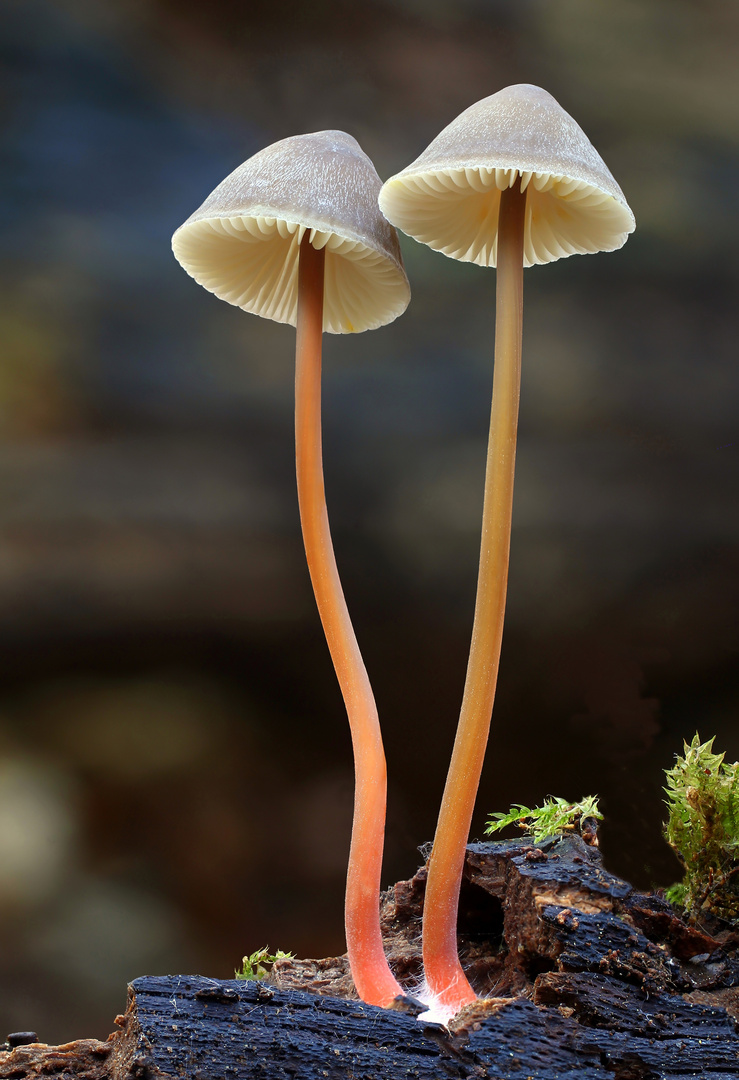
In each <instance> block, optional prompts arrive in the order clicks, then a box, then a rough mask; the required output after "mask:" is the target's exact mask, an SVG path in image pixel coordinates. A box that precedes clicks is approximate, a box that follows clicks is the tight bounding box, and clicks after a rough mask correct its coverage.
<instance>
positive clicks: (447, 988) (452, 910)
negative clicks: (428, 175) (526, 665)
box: [423, 181, 526, 1013]
mask: <svg viewBox="0 0 739 1080" xmlns="http://www.w3.org/2000/svg"><path fill="white" fill-rule="evenodd" d="M525 210H526V193H525V191H524V192H521V190H520V181H517V182H516V185H515V186H514V187H512V188H508V189H506V190H505V191H503V192H502V193H501V198H500V211H499V215H498V260H497V264H498V269H497V275H496V298H495V371H494V376H493V405H492V412H491V416H490V439H489V443H488V456H487V468H486V474H485V500H484V504H483V515H482V543H481V548H480V569H479V574H478V583H477V599H476V602H475V619H474V624H473V628H472V644H471V647H470V657H469V663H468V666H467V678H466V681H465V687H464V696H463V699H462V709H461V713H460V717H459V725H458V727H457V735H456V738H455V741H454V750H453V752H452V760H451V763H450V766H449V773H448V775H447V780H446V785H445V788H444V795H443V799H442V803H441V810H440V812H439V820H438V824H437V826H436V836H435V838H434V847H433V851H432V852H431V858H430V860H429V871H428V880H427V883H426V899H425V902H424V915H423V962H424V970H425V975H426V982H427V984H428V987H429V990H430V991H431V993H432V994H433V995H434V998H435V1000H436V1002H437V1004H438V1005H439V1006H441V1007H442V1008H444V1009H447V1010H449V1011H450V1012H451V1013H454V1012H457V1011H458V1010H459V1009H460V1008H462V1006H463V1005H467V1004H469V1003H470V1002H472V1001H474V1000H475V992H474V991H473V989H472V987H471V986H470V984H469V982H468V980H467V977H466V975H465V974H464V972H463V970H462V966H461V964H460V963H459V957H458V954H457V909H458V906H459V889H460V885H461V881H462V869H463V866H464V855H465V848H466V845H467V838H468V836H469V831H470V823H471V821H472V812H473V810H474V806H475V797H476V795H477V788H478V784H479V783H480V773H481V771H482V764H483V759H484V757H485V747H486V745H487V739H488V732H489V730H490V718H491V715H492V711H493V700H494V698H495V684H496V681H497V677H498V664H499V661H500V648H501V641H502V637H503V617H504V614H505V601H506V589H507V584H508V557H509V551H510V542H511V513H512V508H513V474H514V468H515V462H516V431H517V427H518V400H519V394H520V385H521V333H522V320H523V230H524V219H525Z"/></svg>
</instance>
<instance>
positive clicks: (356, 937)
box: [295, 233, 403, 1007]
mask: <svg viewBox="0 0 739 1080" xmlns="http://www.w3.org/2000/svg"><path fill="white" fill-rule="evenodd" d="M308 237H309V234H308V233H306V235H305V236H304V238H303V240H302V242H301V245H300V260H299V264H298V322H297V343H296V354H295V358H296V364H295V456H296V464H297V477H298V503H299V506H300V523H301V526H302V529H303V542H304V544H305V554H306V557H307V560H308V569H309V571H310V578H311V582H312V584H313V592H314V593H315V597H316V603H317V604H318V612H319V614H320V616H321V622H322V624H323V630H324V633H325V635H326V641H327V642H328V647H329V651H330V653H331V659H332V660H333V664H334V668H335V669H336V675H337V678H338V680H339V686H340V687H341V693H342V696H343V698H344V704H345V705H346V711H347V714H348V717H349V725H350V727H351V734H352V746H353V749H354V768H355V775H356V786H355V791H354V820H353V824H352V839H351V847H350V851H349V869H348V874H347V882H346V908H345V916H346V942H347V949H348V952H349V963H350V965H351V971H352V977H353V979H354V984H355V986H356V988H357V993H358V994H359V996H360V998H361V999H362V1000H363V1001H367V1002H369V1003H370V1004H372V1005H382V1006H385V1007H387V1006H388V1005H390V1004H392V1002H393V1000H394V999H395V998H396V997H397V996H398V995H399V994H402V993H403V991H402V989H401V988H400V986H399V985H398V983H397V981H396V980H395V978H394V976H393V974H392V972H391V971H390V967H389V966H388V962H387V959H386V957H385V953H384V950H383V947H382V936H381V934H380V874H381V870H382V848H383V836H384V831H385V801H386V788H387V782H386V773H385V753H384V750H383V746H382V736H381V734H380V722H379V718H378V715H377V706H376V705H375V699H374V696H373V694H372V688H371V686H370V683H369V678H368V677H367V671H366V669H365V666H364V662H363V660H362V654H361V653H360V651H359V646H358V644H357V639H356V637H355V635H354V629H353V627H352V624H351V620H350V618H349V612H348V610H347V606H346V601H345V600H344V593H343V590H342V588H341V581H340V580H339V572H338V570H337V568H336V559H335V557H334V549H333V545H332V543H331V533H330V530H329V524H328V513H327V510H326V497H325V492H324V486H323V460H322V452H321V343H322V336H323V271H324V256H325V251H324V249H321V250H316V248H314V247H313V246H312V244H311V243H310V241H309V239H308Z"/></svg>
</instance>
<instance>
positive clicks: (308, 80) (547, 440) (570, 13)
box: [0, 0, 739, 1042]
mask: <svg viewBox="0 0 739 1080" xmlns="http://www.w3.org/2000/svg"><path fill="white" fill-rule="evenodd" d="M0 54H1V56H2V69H1V70H2V74H1V76H0V100H1V103H2V114H1V115H2V141H1V143H0V156H1V159H2V190H1V192H0V220H1V224H2V239H1V246H0V276H1V279H2V289H1V290H0V518H1V519H2V533H1V538H0V670H1V674H2V678H1V684H0V1036H2V1035H4V1033H5V1032H7V1031H13V1030H17V1029H29V1028H30V1029H33V1030H35V1031H37V1032H38V1034H39V1036H40V1037H41V1039H43V1040H44V1041H49V1042H54V1041H64V1040H67V1039H71V1038H73V1037H78V1036H93V1035H97V1036H101V1037H104V1036H105V1035H106V1034H107V1033H108V1032H109V1031H110V1030H111V1029H112V1020H113V1016H114V1015H115V1013H116V1012H117V1011H122V1010H123V1008H124V1006H125V998H126V991H125V987H126V982H127V981H128V980H129V979H132V978H134V977H136V976H138V975H141V974H157V973H166V972H196V971H197V972H200V973H202V974H206V975H210V976H216V977H230V976H231V975H232V973H233V970H234V967H235V966H237V965H238V963H239V961H240V958H241V956H242V955H243V954H244V953H245V952H251V951H253V950H254V949H257V948H258V947H260V946H262V945H266V944H269V945H270V946H271V947H272V948H273V949H274V948H276V947H280V948H283V949H287V950H294V951H296V952H297V953H298V954H299V955H303V956H324V955H332V954H335V953H336V952H341V951H343V949H344V944H343V929H342V894H343V875H344V869H345V860H346V853H347V847H348V838H349V828H350V816H351V799H352V771H351V754H350V743H349V735H348V728H347V724H346V720H345V716H344V711H343V706H342V703H341V699H340V696H339V692H338V689H337V686H336V683H335V678H334V675H333V671H332V668H331V665H330V661H329V657H328V652H327V649H326V647H325V644H324V642H323V638H322V634H321V630H320V626H319V622H318V618H317V615H316V612H315V608H314V603H313V599H312V595H311V592H310V587H309V582H308V576H307V571H306V569H305V566H304V560H303V553H302V547H301V539H300V533H299V527H298V515H297V506H296V497H295V490H294V477H293V445H292V394H293V388H292V379H293V347H294V333H293V331H292V330H291V329H290V328H287V327H284V326H278V325H276V324H271V323H267V322H265V321H263V320H260V319H258V318H256V317H254V316H250V315H246V314H244V313H243V312H240V311H239V310H237V309H235V308H232V307H229V306H228V305H227V304H224V303H222V302H220V301H218V300H216V299H215V298H214V297H213V296H211V295H210V294H208V293H206V292H205V291H204V290H203V289H201V288H199V287H198V286H196V285H195V284H194V282H193V281H192V280H191V279H190V278H188V277H187V275H186V274H185V273H184V271H183V270H182V269H181V268H180V267H179V266H178V265H177V264H176V262H175V260H174V258H173V257H172V255H171V252H170V246H169V241H170V236H171V234H172V232H173V231H174V229H175V228H176V227H177V226H178V225H179V224H181V222H182V221H183V220H184V219H185V218H186V217H187V216H188V215H189V214H190V213H191V212H192V211H193V210H194V209H195V208H196V207H197V206H198V205H199V204H200V203H201V201H202V200H203V198H204V197H205V196H206V195H207V194H208V193H209V192H210V191H211V189H212V188H213V187H215V186H216V184H217V183H218V182H219V181H220V180H221V179H222V178H223V177H224V176H225V175H226V174H227V173H228V172H230V171H231V170H232V169H233V168H235V167H236V166H237V165H238V164H239V163H240V162H241V161H243V160H244V159H245V158H247V157H248V156H250V155H251V154H252V153H254V152H255V151H256V150H258V149H260V148H261V147H263V146H265V145H267V144H269V143H271V142H273V141H275V140H276V139H280V138H283V137H285V136H288V135H292V134H296V133H300V132H306V131H314V130H318V129H322V128H327V127H331V128H342V129H345V130H347V131H349V132H350V133H351V134H353V135H354V136H355V137H356V138H358V139H359V141H360V143H361V144H362V146H363V147H364V149H365V150H366V151H367V152H368V153H369V155H370V156H371V157H372V158H373V160H374V162H375V164H376V166H377V169H378V171H379V173H380V175H381V176H382V177H383V178H385V177H387V176H389V175H390V174H392V173H394V172H396V171H398V170H399V169H401V168H402V167H403V166H405V165H406V164H407V163H408V162H410V161H411V160H412V159H413V158H414V157H416V155H417V154H418V153H420V151H421V150H422V149H423V148H424V147H425V146H426V145H427V143H428V142H429V141H430V140H431V139H432V138H433V137H434V136H435V135H436V134H437V133H438V131H439V130H440V129H441V128H442V127H443V126H444V125H446V124H447V123H448V122H449V121H451V120H452V119H453V118H454V117H455V116H456V115H457V114H458V113H459V112H460V111H461V110H462V109H464V108H465V107H467V106H468V105H470V104H472V103H473V102H474V101H476V100H478V99H479V98H481V97H485V96H487V95H489V94H491V93H494V92H495V91H496V90H498V89H500V88H501V87H503V86H506V85H508V84H510V83H516V82H532V83H536V84H539V85H541V86H544V87H545V88H546V89H548V90H549V91H550V92H551V93H553V94H554V96H555V97H556V98H557V99H558V100H559V101H560V103H561V104H562V105H563V106H564V108H565V109H567V110H568V111H569V112H571V113H572V114H573V115H574V117H575V119H576V120H577V121H578V122H579V123H580V124H581V125H582V126H583V127H584V129H585V131H586V132H587V133H588V134H589V136H590V137H591V139H592V141H593V142H594V144H595V146H596V147H597V148H598V150H599V151H600V152H601V154H602V155H603V157H604V159H605V161H606V162H607V164H608V165H609V167H610V168H611V170H612V172H613V173H614V175H615V177H616V178H617V180H618V181H619V183H620V184H621V186H622V188H623V189H624V192H625V194H626V196H627V198H628V200H629V202H630V204H631V206H632V208H633V209H634V212H635V214H636V218H637V222H638V228H637V232H636V233H635V235H634V236H633V237H632V238H631V239H630V240H629V241H628V243H627V245H626V247H625V248H624V249H623V250H622V251H620V252H616V253H612V254H601V255H597V256H588V257H587V258H581V257H576V258H571V259H565V260H562V261H561V262H558V263H556V264H552V265H550V266H546V267H535V268H533V269H531V270H528V271H527V272H526V275H525V287H526V312H525V329H524V374H523V389H522V408H521V433H520V443H519V457H518V470H517V488H516V502H515V518H514V529H513V542H512V563H511V578H510V590H509V602H508V615H507V624H506V634H505V640H504V648H503V658H502V667H501V675H500V684H499V692H498V699H497V703H496V710H495V715H494V720H493V734H492V739H491V746H490V751H489V755H488V761H487V765H486V770H485V774H484V777H483V782H482V787H481V791H480V796H479V800H478V814H477V817H476V820H475V824H474V829H473V831H474V833H475V834H476V835H480V834H481V832H482V829H483V826H484V821H485V815H486V813H487V812H490V811H493V810H502V809H506V808H507V807H508V806H509V805H510V804H511V802H513V801H521V802H524V803H527V804H528V805H533V804H535V803H537V802H540V801H541V800H542V799H543V798H544V796H546V795H548V794H557V795H564V796H566V797H569V798H579V797H581V796H582V795H584V794H587V793H595V792H597V793H599V794H600V795H601V797H602V806H603V809H604V810H605V813H606V815H607V821H606V823H605V825H604V827H603V830H602V848H603V851H604V854H605V859H606V864H607V865H608V867H609V868H610V869H611V870H613V871H614V872H616V873H620V874H623V875H624V876H626V877H628V878H630V879H631V880H632V881H633V882H634V883H635V884H637V885H639V886H643V887H649V886H652V885H666V884H669V883H670V882H672V881H673V880H675V878H676V877H677V876H678V868H677V864H676V863H675V862H674V860H673V858H672V856H671V854H670V852H669V850H668V849H667V847H666V845H665V844H664V842H663V840H662V837H661V822H662V819H663V817H664V811H663V807H662V801H661V800H662V792H661V785H662V783H663V773H662V770H663V769H664V768H666V767H669V766H670V764H671V763H672V761H673V755H674V754H675V752H676V751H678V750H680V749H681V746H682V740H683V739H684V738H688V739H689V738H690V737H692V735H693V734H694V732H695V731H696V730H698V731H699V732H700V733H701V735H702V736H703V737H704V738H708V737H710V736H711V735H714V734H715V735H716V736H717V743H716V747H717V748H718V749H722V750H726V752H727V755H728V757H729V759H730V760H735V759H736V758H737V757H739V727H738V725H737V715H738V711H739V710H738V708H737V706H738V705H739V665H737V649H738V639H739V634H738V632H737V608H738V605H739V510H738V508H737V493H738V492H739V484H738V481H739V419H738V404H739V365H737V345H736V342H737V338H738V336H739V313H738V310H737V303H736V290H737V283H738V281H739V265H738V264H737V258H736V251H737V245H738V244H739V211H738V209H737V176H738V167H739V93H738V90H739V87H738V86H737V81H738V80H737V72H739V6H738V5H737V4H736V3H734V2H733V0H703V2H701V3H697V2H695V0H621V2H620V3H618V4H592V3H591V2H589V0H558V3H556V4H552V3H550V2H547V0H517V2H515V3H513V2H511V0H508V2H502V0H364V2H363V3H362V4H358V3H352V2H350V0H315V2H314V3H311V4H309V5H308V4H305V3H303V2H302V0H287V2H282V3H279V2H277V3H275V2H269V3H268V2H265V0H208V2H207V3H206V2H205V0H105V3H101V2H99V0H4V3H3V4H2V7H1V8H0ZM401 240H402V244H403V251H404V255H405V258H406V266H407V270H408V274H409V277H410V279H411V285H412V288H413V292H414V296H413V300H412V303H411V306H410V308H409V309H408V311H407V312H406V314H405V315H404V316H403V317H402V318H401V319H399V320H398V321H397V322H396V323H394V324H392V325H391V326H389V327H386V328H385V329H383V330H379V331H375V332H371V333H366V334H363V335H358V336H356V337H349V336H342V337H336V338H328V339H327V340H326V344H325V359H324V370H325V380H324V386H325V390H324V394H325V406H324V407H325V414H324V426H325V433H324V438H325V459H326V474H327V492H328V499H329V508H330V513H331V518H332V524H333V530H334V538H335V543H336V549H337V557H338V561H339V566H340V569H341V572H342V575H343V579H344V584H345V589H346V593H347V597H348V601H349V606H350V609H351V610H352V613H353V616H354V620H355V624H356V629H357V634H358V637H359V640H360V644H361V646H362V649H363V651H364V655H365V659H366V662H367V666H368V668H369V671H370V675H371V677H372V680H373V683H374V686H375V690H376V695H377V699H378V703H379V707H380V714H381V717H382V719H383V722H384V731H385V738H386V747H387V756H388V766H389V811H388V814H389V819H388V839H387V856H386V869H385V875H384V877H385V882H386V883H387V884H389V883H390V882H392V881H394V880H396V879H399V878H402V877H407V876H409V875H411V874H412V873H413V872H414V870H415V868H416V866H417V864H418V855H417V852H416V846H417V845H418V844H420V843H421V842H423V841H426V840H428V839H430V838H431V836H432V834H433V829H434V825H435V819H436V813H437V808H438V802H439V798H440V794H441V789H442V785H443V781H444V776H445V771H446V765H447V761H448V756H449V752H450V747H451V742H452V738H453V733H454V728H455V724H456V719H457V714H458V708H459V702H460V698H461V692H462V685H463V681H464V671H465V664H466V655H467V648H468V643H469V634H470V627H471V620H472V609H473V600H474V588H475V577H476V569H477V565H476V564H477V553H478V545H479V519H480V512H481V500H482V480H483V468H484V453H485V440H486V435H487V423H488V414H489V397H490V388H491V381H492V340H493V320H494V303H493V301H494V283H495V274H494V272H493V271H485V270H482V269H480V268H477V267H471V266H469V265H462V264H459V263H456V262H453V261H452V260H449V259H446V258H444V257H443V256H441V255H439V254H436V253H434V252H432V251H431V250H429V249H427V248H425V247H422V246H420V245H417V244H415V243H414V242H413V241H410V240H407V238H404V237H403V238H401Z"/></svg>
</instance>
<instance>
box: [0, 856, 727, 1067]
mask: <svg viewBox="0 0 739 1080" xmlns="http://www.w3.org/2000/svg"><path fill="white" fill-rule="evenodd" d="M424 886H425V870H424V869H422V870H420V871H419V872H418V873H417V874H416V876H415V877H414V878H412V879H411V880H410V881H407V882H400V883H398V884H397V885H395V886H394V887H393V888H392V889H390V890H389V891H388V892H387V893H386V894H385V898H384V903H383V911H382V919H383V931H384V934H385V938H386V944H387V946H388V951H389V955H390V960H391V963H392V965H393V968H394V970H395V971H396V973H397V975H398V976H399V978H400V980H401V982H405V984H406V985H411V984H412V981H413V979H415V978H416V977H417V976H418V975H419V972H420V939H419V936H420V914H421V910H422V905H423V894H424ZM459 931H460V946H461V954H462V961H463V964H464V966H465V969H466V971H467V974H468V977H469V978H470V979H471V981H472V983H473V985H474V986H475V989H476V990H477V992H478V993H479V994H481V995H484V996H485V999H484V1000H480V1001H478V1002H477V1003H475V1004H474V1005H472V1006H470V1007H469V1008H468V1009H466V1010H465V1011H464V1012H463V1013H462V1014H460V1015H459V1017H457V1019H456V1020H455V1021H454V1022H453V1023H452V1025H451V1026H450V1028H449V1029H448V1030H447V1029H446V1028H443V1027H441V1026H438V1025H433V1024H426V1023H424V1022H423V1021H419V1020H418V1019H417V1015H416V1014H417V1012H418V1010H417V1007H416V1006H415V1004H414V1002H413V1000H412V999H410V998H409V999H405V1000H404V1001H400V1002H399V1003H398V1008H397V1009H395V1010H388V1009H380V1008H375V1007H373V1006H369V1005H365V1004H363V1003H362V1002H359V1001H358V1000H357V999H356V997H354V996H352V986H351V979H350V976H349V974H348V970H347V966H346V961H345V960H344V959H343V958H341V957H339V958H334V959H330V960H323V961H279V962H278V963H277V964H275V967H274V970H273V972H272V974H271V977H270V982H269V983H255V982H249V983H245V982H237V981H225V982H221V981H217V980H213V979H205V978H202V977H199V976H185V975H180V976H168V977H151V978H142V979H137V980H136V981H135V982H134V983H132V984H131V986H130V988H129V1004H128V1009H127V1012H126V1014H125V1016H123V1017H119V1018H118V1021H117V1022H118V1024H119V1030H118V1031H117V1032H116V1033H115V1034H114V1035H112V1036H111V1037H110V1038H109V1040H108V1041H107V1042H105V1043H98V1042H94V1041H92V1040H83V1041H80V1042H78V1043H71V1044H69V1045H68V1046H65V1047H44V1046H42V1045H40V1044H34V1045H31V1046H22V1047H18V1048H17V1049H15V1050H8V1051H6V1052H1V1053H0V1080H5V1078H7V1080H25V1078H26V1077H28V1078H31V1077H38V1076H45V1077H53V1076H59V1077H62V1076H63V1077H81V1078H84V1080H88V1078H89V1080H162V1078H169V1077H173V1078H174V1077H178V1078H185V1077H186V1078H188V1080H217V1078H223V1080H226V1078H229V1080H252V1078H257V1077H258V1078H260V1080H261V1078H263V1080H267V1078H268V1080H294V1078H297V1077H299V1078H300V1080H313V1078H315V1080H326V1078H328V1080H339V1078H341V1080H346V1078H348V1077H355V1078H359V1077H361V1078H362V1080H401V1078H406V1077H408V1078H413V1080H442V1078H444V1077H455V1078H460V1080H466V1078H478V1077H480V1078H481V1077H490V1078H491V1080H492V1078H495V1080H509V1078H510V1080H606V1078H610V1080H614V1078H615V1080H678V1078H685V1077H704V1078H706V1080H736V1078H737V1077H738V1076H739V1033H738V1032H737V1018H739V989H738V987H739V957H738V955H737V949H738V947H739V937H738V936H737V934H736V932H735V930H734V929H733V928H732V927H731V926H730V925H728V924H723V923H719V922H718V921H716V920H710V921H709V922H706V923H705V924H704V925H701V926H697V925H690V924H689V923H687V922H685V921H684V920H683V919H681V918H680V917H679V915H678V914H677V912H676V911H675V909H673V908H672V907H671V906H670V905H669V904H667V903H666V902H665V901H663V900H661V899H660V898H659V897H656V896H651V895H644V894H640V893H636V892H635V891H634V890H632V888H631V887H630V886H629V885H628V883H627V882H625V881H622V880H621V879H619V878H616V877H614V876H613V875H611V874H608V873H607V872H606V871H605V870H604V869H603V866H602V863H601V858H600V854H599V852H598V851H597V849H596V848H594V847H592V846H589V845H587V844H586V843H584V842H583V840H582V839H581V838H580V837H574V836H573V837H567V838H565V839H562V840H560V841H557V842H555V841H548V842H546V843H544V844H540V845H538V846H536V847H534V846H533V845H532V844H530V843H526V842H520V841H516V842H506V841H503V842H499V843H492V844H473V845H471V846H470V847H469V848H468V851H467V858H466V862H465V874H464V884H463V889H462V908H461V912H460V926H459Z"/></svg>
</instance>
